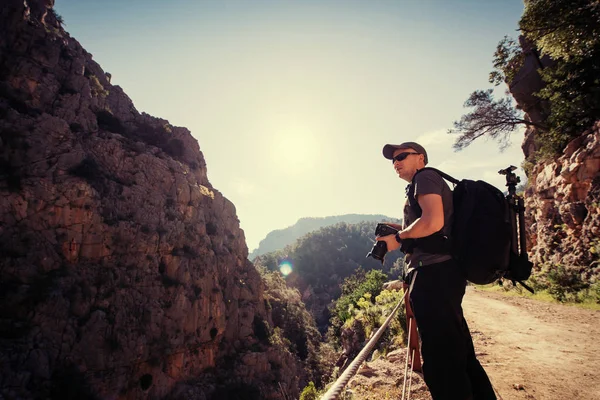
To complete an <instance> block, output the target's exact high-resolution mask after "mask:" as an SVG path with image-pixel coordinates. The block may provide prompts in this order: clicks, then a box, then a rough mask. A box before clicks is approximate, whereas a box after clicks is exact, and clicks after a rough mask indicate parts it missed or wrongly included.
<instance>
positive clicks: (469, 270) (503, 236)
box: [408, 168, 532, 290]
mask: <svg viewBox="0 0 600 400" xmlns="http://www.w3.org/2000/svg"><path fill="white" fill-rule="evenodd" d="M426 170H432V171H435V172H436V173H438V174H439V175H440V176H441V177H443V178H444V179H446V180H447V181H449V182H452V183H453V184H454V186H455V187H454V191H453V194H452V200H453V206H454V218H453V226H452V233H451V237H450V238H445V237H444V238H445V239H446V244H445V245H442V247H440V243H441V242H440V236H441V235H442V234H441V232H438V233H435V234H433V235H431V236H428V237H427V238H422V239H416V240H415V243H414V245H415V246H422V247H423V248H424V249H426V248H428V247H429V245H430V244H434V243H435V244H434V246H438V249H442V252H443V248H445V249H446V250H447V251H449V252H450V253H451V254H452V256H453V258H454V259H456V260H457V262H458V264H459V265H461V266H462V267H463V268H464V271H465V273H466V277H467V280H468V281H470V282H473V283H476V284H488V283H492V282H494V281H497V280H499V279H500V278H506V279H510V280H512V281H513V282H515V281H517V282H519V283H521V284H523V282H522V281H524V280H527V279H528V278H529V276H530V275H531V268H532V263H531V262H529V261H528V260H527V253H526V251H524V249H523V251H522V253H523V254H521V255H519V254H516V253H515V252H514V251H513V250H512V246H511V244H512V241H513V228H512V221H511V218H513V219H514V214H511V212H510V211H509V203H508V201H507V199H506V197H505V196H504V194H503V193H502V192H501V191H500V190H498V188H496V187H495V186H492V185H490V184H489V183H487V182H484V181H472V180H468V179H463V180H461V181H459V180H458V179H455V178H453V177H451V176H450V175H448V174H446V173H444V172H442V171H439V170H437V169H435V168H423V169H421V170H419V171H417V174H418V173H420V172H423V171H426ZM417 174H415V176H416V175H417ZM414 179H415V178H414V177H413V182H412V184H413V185H414ZM408 201H409V203H410V205H411V206H412V207H414V209H415V210H416V211H417V216H420V215H421V213H422V211H421V207H420V206H419V204H418V203H417V201H416V199H415V198H414V195H413V196H410V195H409V196H408ZM430 248H431V247H429V249H430ZM523 286H525V287H526V288H528V287H527V286H526V285H525V284H523ZM528 290H531V289H530V288H528Z"/></svg>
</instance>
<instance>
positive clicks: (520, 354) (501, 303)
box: [348, 287, 600, 400]
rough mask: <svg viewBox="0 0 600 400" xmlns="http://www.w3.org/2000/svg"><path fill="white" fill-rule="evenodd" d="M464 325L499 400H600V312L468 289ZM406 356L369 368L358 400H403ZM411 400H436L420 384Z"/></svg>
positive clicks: (356, 390) (357, 385) (357, 387)
mask: <svg viewBox="0 0 600 400" xmlns="http://www.w3.org/2000/svg"><path fill="white" fill-rule="evenodd" d="M463 308H464V312H465V318H466V319H467V322H468V323H469V327H470V329H471V332H472V334H473V341H474V343H475V350H476V352H477V354H478V358H479V360H480V362H481V364H482V365H483V366H484V368H485V369H486V371H487V372H488V375H489V376H490V379H491V381H492V383H493V385H494V387H495V389H496V391H497V392H498V394H499V399H501V400H513V399H515V400H521V399H528V400H531V399H535V400H566V399H569V400H570V399H573V400H598V399H600V311H590V310H583V309H579V308H575V307H570V306H563V305H560V304H550V303H545V302H540V301H536V300H531V299H528V298H524V297H508V296H504V295H502V294H500V293H490V292H484V291H481V290H477V289H475V288H474V287H468V288H467V294H466V295H465V298H464V301H463ZM403 355H404V351H396V352H393V353H392V357H390V359H384V358H379V359H377V360H376V361H372V362H369V363H367V365H366V367H364V368H363V369H362V370H360V372H359V374H358V375H357V376H356V377H355V378H353V379H352V381H351V382H350V385H349V388H348V389H349V391H351V392H352V394H353V396H352V399H353V400H366V399H377V400H383V399H400V398H401V393H402V382H403V380H402V377H403V376H404V369H403V366H404V356H403ZM412 388H413V390H412V394H411V399H413V400H416V399H431V397H430V395H429V392H428V391H427V388H426V386H425V384H424V383H423V381H422V380H421V379H420V378H419V377H415V379H414V380H413V384H412Z"/></svg>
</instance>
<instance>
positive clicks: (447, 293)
mask: <svg viewBox="0 0 600 400" xmlns="http://www.w3.org/2000/svg"><path fill="white" fill-rule="evenodd" d="M412 273H413V274H414V271H413V272H412ZM409 278H410V279H412V276H410V277H409ZM465 286H466V280H465V278H464V275H463V273H462V272H461V270H460V268H459V267H458V266H457V265H456V262H455V261H454V260H449V261H444V262H441V263H438V264H432V265H426V266H422V267H420V268H419V269H418V272H417V276H416V279H415V282H414V286H413V289H412V292H411V294H410V301H411V305H412V307H413V311H414V313H415V318H416V320H417V327H418V328H419V336H420V337H421V354H422V356H423V375H424V378H425V383H426V384H427V387H428V388H429V391H430V392H431V396H432V397H433V399H434V400H440V399H456V400H467V399H472V400H488V399H490V400H491V399H494V400H495V399H496V395H495V394H494V389H493V388H492V384H491V383H490V380H489V378H488V376H487V374H486V373H485V370H484V369H483V367H482V366H481V364H479V361H478V360H477V358H476V357H475V349H474V348H473V339H472V338H471V333H470V332H469V327H468V326H467V322H466V321H465V318H464V316H463V311H462V307H461V303H462V298H463V296H464V294H465Z"/></svg>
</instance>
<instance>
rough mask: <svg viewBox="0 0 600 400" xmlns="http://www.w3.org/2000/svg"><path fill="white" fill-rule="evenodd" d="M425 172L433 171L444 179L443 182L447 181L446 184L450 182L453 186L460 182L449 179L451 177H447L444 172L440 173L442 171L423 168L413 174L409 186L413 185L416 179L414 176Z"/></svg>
mask: <svg viewBox="0 0 600 400" xmlns="http://www.w3.org/2000/svg"><path fill="white" fill-rule="evenodd" d="M427 170H430V171H435V172H436V173H437V174H438V175H440V176H441V177H442V178H444V179H445V180H447V181H448V182H452V183H453V184H454V185H458V183H459V182H460V181H459V180H458V179H456V178H453V177H451V176H450V175H448V174H447V173H445V172H442V171H440V170H439V169H437V168H432V167H425V168H421V169H419V170H417V172H416V173H415V176H413V178H412V181H411V182H410V183H411V185H412V184H413V183H414V181H415V177H416V176H417V175H418V174H419V173H420V172H423V171H427Z"/></svg>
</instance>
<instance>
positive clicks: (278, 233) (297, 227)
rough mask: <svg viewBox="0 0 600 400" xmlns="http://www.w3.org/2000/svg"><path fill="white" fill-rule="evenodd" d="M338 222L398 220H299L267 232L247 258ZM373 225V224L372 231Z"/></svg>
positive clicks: (378, 217)
mask: <svg viewBox="0 0 600 400" xmlns="http://www.w3.org/2000/svg"><path fill="white" fill-rule="evenodd" d="M340 222H345V223H347V224H357V223H359V222H396V223H399V222H400V220H398V219H397V218H391V217H388V216H385V215H381V214H345V215H336V216H330V217H321V218H310V217H309V218H300V219H299V220H298V222H296V223H295V224H294V225H292V226H289V227H287V228H284V229H277V230H274V231H271V232H269V234H268V235H267V236H266V237H265V238H264V239H263V240H261V241H260V243H259V244H258V248H257V249H254V250H253V251H252V253H250V255H249V256H248V258H249V259H250V260H254V259H255V258H256V257H257V256H260V255H262V254H266V253H269V252H271V251H275V250H281V249H283V248H284V247H285V246H287V245H290V244H292V243H294V241H296V240H297V239H299V238H301V237H302V236H304V235H306V234H307V233H309V232H312V231H316V230H317V229H320V228H323V227H326V226H330V225H335V224H337V223H340ZM374 230H375V224H373V231H374Z"/></svg>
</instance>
